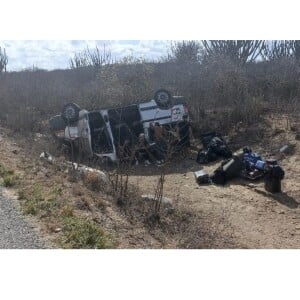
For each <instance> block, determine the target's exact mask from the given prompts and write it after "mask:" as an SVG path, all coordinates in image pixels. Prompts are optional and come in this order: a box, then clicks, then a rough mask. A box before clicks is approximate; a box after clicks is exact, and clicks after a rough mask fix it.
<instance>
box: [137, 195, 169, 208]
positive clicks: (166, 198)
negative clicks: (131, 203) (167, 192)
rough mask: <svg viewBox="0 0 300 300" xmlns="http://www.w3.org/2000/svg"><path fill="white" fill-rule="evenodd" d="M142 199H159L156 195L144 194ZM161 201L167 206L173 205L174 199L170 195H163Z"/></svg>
mask: <svg viewBox="0 0 300 300" xmlns="http://www.w3.org/2000/svg"><path fill="white" fill-rule="evenodd" d="M142 199H143V200H146V201H157V198H156V197H155V196H154V195H150V194H144V195H142ZM161 203H162V204H163V205H165V206H167V207H173V200H172V199H170V198H168V197H162V198H161Z"/></svg>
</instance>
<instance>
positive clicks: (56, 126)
mask: <svg viewBox="0 0 300 300" xmlns="http://www.w3.org/2000/svg"><path fill="white" fill-rule="evenodd" d="M184 115H188V109H187V106H186V102H185V100H184V98H183V97H182V96H171V94H170V93H169V92H168V91H166V90H162V89H161V90H158V91H157V92H156V93H155V94H154V98H153V99H151V100H150V101H146V102H140V103H137V104H132V105H128V106H124V107H117V108H103V109H99V110H95V111H90V112H89V111H87V110H84V109H81V108H80V107H79V106H78V105H76V104H75V103H68V104H66V105H65V106H64V108H63V111H62V113H61V115H58V116H55V117H53V118H51V119H50V121H49V124H50V130H51V131H52V132H53V134H54V135H55V136H56V137H57V138H58V139H60V140H64V141H66V142H69V143H71V142H73V141H75V140H76V141H77V143H76V145H77V146H78V147H80V151H81V152H82V153H84V155H86V156H87V157H92V156H97V157H100V158H102V159H108V160H110V161H118V155H117V153H118V151H117V149H118V146H119V145H122V144H123V143H124V140H125V139H129V140H130V141H131V143H132V144H134V143H136V141H137V139H138V136H139V135H140V134H141V133H143V134H145V137H146V139H147V140H149V126H150V123H153V122H158V123H159V124H160V125H162V126H165V127H169V128H171V127H174V126H175V125H176V123H177V122H178V121H180V120H182V118H183V116H184Z"/></svg>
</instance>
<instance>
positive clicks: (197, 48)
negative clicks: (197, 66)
mask: <svg viewBox="0 0 300 300" xmlns="http://www.w3.org/2000/svg"><path fill="white" fill-rule="evenodd" d="M201 52H202V47H201V44H200V42H198V41H180V42H172V43H171V46H170V53H169V55H168V59H167V60H169V61H176V62H179V63H197V62H199V61H200V57H201Z"/></svg>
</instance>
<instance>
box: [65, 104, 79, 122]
mask: <svg viewBox="0 0 300 300" xmlns="http://www.w3.org/2000/svg"><path fill="white" fill-rule="evenodd" d="M80 110H81V108H80V107H79V105H77V104H76V103H67V104H66V105H65V106H64V107H63V110H62V113H61V117H62V118H63V119H64V121H65V122H66V124H70V123H75V122H77V121H78V119H79V112H80Z"/></svg>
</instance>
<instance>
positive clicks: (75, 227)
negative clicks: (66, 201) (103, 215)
mask: <svg viewBox="0 0 300 300" xmlns="http://www.w3.org/2000/svg"><path fill="white" fill-rule="evenodd" d="M62 224H63V232H64V238H63V239H62V240H61V246H62V247H63V248H72V249H108V248H112V247H113V243H112V241H111V238H110V236H109V235H107V234H106V233H105V232H104V231H103V230H102V229H101V228H100V227H99V226H98V225H97V224H96V223H95V222H94V221H92V220H89V219H87V218H82V217H77V216H68V217H64V218H63V219H62Z"/></svg>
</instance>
